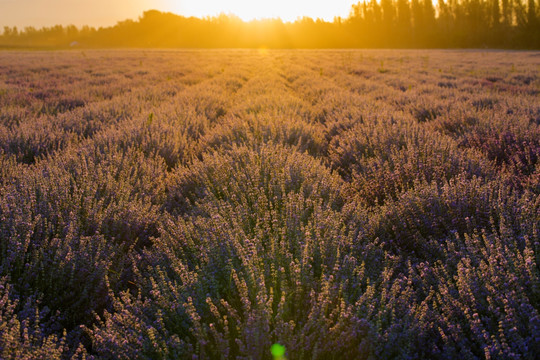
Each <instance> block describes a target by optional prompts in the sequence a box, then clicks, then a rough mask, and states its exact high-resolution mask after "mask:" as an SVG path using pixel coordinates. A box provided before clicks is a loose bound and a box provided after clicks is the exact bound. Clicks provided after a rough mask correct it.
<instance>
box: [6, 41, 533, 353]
mask: <svg viewBox="0 0 540 360" xmlns="http://www.w3.org/2000/svg"><path fill="white" fill-rule="evenodd" d="M58 55H62V56H58ZM14 57H17V58H18V62H16V63H15V62H13V59H14ZM336 59H338V60H336ZM37 63H39V67H38V68H36V66H37ZM514 63H515V64H516V65H513V66H512V67H510V66H509V64H514ZM517 64H519V65H517ZM537 66H538V60H537V56H536V54H534V53H531V54H528V53H519V54H516V53H486V54H484V53H472V52H468V53H462V52H436V51H433V52H412V51H407V52H405V51H402V52H399V51H363V52H360V51H351V52H339V51H336V52H330V51H319V52H300V51H298V52H297V51H276V52H269V53H268V52H247V51H246V52H243V51H213V52H204V51H186V52H172V51H171V52H159V51H153V52H143V51H133V52H120V51H118V52H98V51H97V52H89V53H88V54H85V53H77V52H66V53H24V54H23V53H3V54H0V109H1V110H0V139H1V141H0V240H1V241H0V358H5V359H173V358H193V359H220V358H222V359H229V358H244V359H270V358H271V354H270V346H271V345H272V344H274V343H279V344H282V345H284V346H285V348H286V350H287V353H286V356H287V358H289V359H307V358H311V359H342V358H357V359H362V358H365V359H371V358H376V359H390V358H395V359H410V358H440V359H455V358H457V357H462V358H465V359H478V358H485V359H533V358H535V355H536V354H538V353H540V337H539V336H540V335H539V334H540V314H539V310H540V267H539V266H540V242H539V240H540V233H539V232H540V228H539V225H540V165H539V161H538V157H539V156H540V121H539V119H540V100H539V98H538V96H537V94H538V91H539V89H540V77H538V75H537V71H536V67H537ZM96 74H100V75H99V76H97V75H96ZM128 75H129V76H128ZM96 79H101V80H100V83H99V84H96V83H95V81H96ZM441 84H442V85H441ZM494 84H495V85H496V86H495V85H494ZM53 88H54V89H56V90H55V91H51V90H50V89H53ZM31 89H33V90H31ZM35 92H40V93H42V94H43V95H40V96H34V95H33V93H35ZM68 95H69V98H71V99H79V100H80V101H81V102H80V103H79V102H78V101H79V100H77V101H75V102H73V103H72V105H73V104H75V105H74V106H72V105H69V106H67V105H66V106H64V105H65V104H68V102H67V101H66V99H67V98H68ZM61 104H64V105H61ZM79 105H80V106H79Z"/></svg>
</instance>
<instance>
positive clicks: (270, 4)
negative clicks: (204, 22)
mask: <svg viewBox="0 0 540 360" xmlns="http://www.w3.org/2000/svg"><path fill="white" fill-rule="evenodd" d="M168 2H169V3H170V4H168V6H167V7H168V8H170V9H171V11H172V12H175V13H179V14H185V15H193V16H198V17H204V16H208V15H217V14H219V13H227V14H235V15H237V16H239V17H240V18H242V19H243V20H252V19H261V18H278V17H279V18H281V19H282V20H284V21H294V20H296V19H297V18H298V17H303V16H309V17H311V18H314V19H316V18H321V19H325V20H328V21H331V20H333V19H334V17H336V16H341V17H347V15H348V14H349V11H350V9H351V5H352V4H353V3H356V1H352V0H335V1H310V0H296V1H291V0H199V1H182V0H168Z"/></svg>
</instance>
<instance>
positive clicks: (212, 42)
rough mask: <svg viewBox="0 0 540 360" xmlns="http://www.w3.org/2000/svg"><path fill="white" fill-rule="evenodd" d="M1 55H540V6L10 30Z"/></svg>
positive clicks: (375, 4) (463, 0) (390, 9)
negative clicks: (340, 51)
mask: <svg viewBox="0 0 540 360" xmlns="http://www.w3.org/2000/svg"><path fill="white" fill-rule="evenodd" d="M0 47H4V48H5V47H8V48H9V47H14V48H66V47H84V48H94V47H187V48H237V47H238V48H260V47H267V48H356V47H377V48H381V47H393V48H418V47H420V48H456V47H459V48H482V47H489V48H519V49H540V0H536V1H535V0H438V2H437V4H433V2H432V0H378V1H377V0H369V1H366V0H364V1H362V2H358V3H357V4H355V5H353V6H352V7H351V11H350V15H349V16H348V17H347V18H339V17H336V18H334V21H332V22H328V21H324V20H321V19H316V20H314V19H311V18H307V17H304V18H299V19H298V20H296V21H295V22H283V21H282V20H280V19H264V20H254V21H249V22H246V21H242V20H241V19H239V18H238V17H235V16H234V15H220V16H217V17H207V18H203V19H201V18H195V17H184V16H180V15H175V14H172V13H163V12H159V11H156V10H149V11H146V12H144V13H143V15H142V16H141V17H139V19H137V20H125V21H121V22H118V23H117V24H116V25H115V26H112V27H106V28H99V29H96V28H93V27H89V26H84V27H81V28H78V27H75V26H73V25H70V26H67V27H65V26H61V25H57V26H53V27H43V28H41V29H36V28H34V27H26V28H24V29H22V30H19V29H17V28H16V27H4V31H3V33H2V35H1V36H0Z"/></svg>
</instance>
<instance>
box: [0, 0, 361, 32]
mask: <svg viewBox="0 0 540 360" xmlns="http://www.w3.org/2000/svg"><path fill="white" fill-rule="evenodd" d="M356 2H357V1H354V0H335V1H310V0H274V1H270V0H196V1H193V0H0V27H3V26H18V27H25V26H34V27H41V26H53V25H57V24H61V25H69V24H74V25H77V26H82V25H90V26H112V25H114V24H116V23H117V22H118V21H121V20H125V19H137V18H138V17H139V16H141V14H142V13H143V12H144V11H146V10H150V9H156V10H160V11H165V12H173V13H175V14H178V15H183V16H196V17H207V16H216V15H219V14H221V13H225V14H235V15H237V16H239V17H240V18H242V19H243V20H252V19H260V18H277V17H279V18H281V19H283V20H284V21H294V20H296V19H297V18H298V17H303V16H308V17H311V18H314V19H316V18H321V19H325V20H328V21H332V20H333V19H334V17H336V16H341V17H347V15H348V14H349V11H350V9H351V5H352V4H353V3H356Z"/></svg>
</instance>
